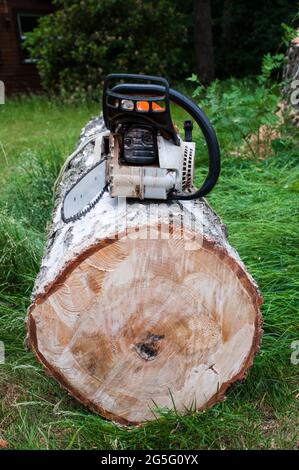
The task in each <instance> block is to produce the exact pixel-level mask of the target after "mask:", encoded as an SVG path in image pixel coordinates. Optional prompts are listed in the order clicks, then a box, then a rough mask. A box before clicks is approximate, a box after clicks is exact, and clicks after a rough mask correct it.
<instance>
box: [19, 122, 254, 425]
mask: <svg viewBox="0 0 299 470" xmlns="http://www.w3.org/2000/svg"><path fill="white" fill-rule="evenodd" d="M102 128H103V122H102V120H101V118H97V119H94V120H93V121H91V122H90V123H89V124H88V125H87V126H86V127H85V128H84V130H83V131H82V134H81V140H80V142H81V143H82V142H83V141H84V140H85V139H87V138H89V137H90V136H91V135H92V134H94V133H96V132H97V131H99V130H101V129H102ZM92 164H93V143H90V144H88V145H87V147H85V149H84V150H83V151H82V152H80V153H79V154H78V155H77V156H76V157H75V158H73V159H72V160H71V161H70V162H69V164H68V165H67V166H66V168H65V170H64V173H63V175H62V180H61V183H60V184H59V186H58V188H57V191H56V194H55V207H54V212H53V220H52V225H51V228H50V230H49V233H48V242H47V245H46V249H45V254H44V257H43V260H42V264H41V268H40V272H39V274H38V277H37V279H36V283H35V287H34V291H33V297H32V304H31V306H30V308H29V311H28V317H27V329H28V340H29V344H30V345H31V347H32V349H33V351H34V352H35V354H36V357H37V359H38V360H39V361H40V362H41V363H42V365H43V366H44V368H45V370H46V372H47V373H49V374H51V375H52V376H53V377H54V378H55V379H56V380H57V381H58V382H59V383H60V384H61V385H62V386H63V387H64V388H65V389H66V390H67V391H68V392H69V393H70V394H72V395H73V396H74V397H75V398H76V399H77V400H79V401H80V402H81V403H83V404H84V405H86V406H88V407H89V408H90V409H92V410H94V411H96V412H98V413H100V414H101V415H102V416H104V417H106V418H109V419H112V420H115V421H118V422H120V423H124V424H126V423H134V424H136V423H141V422H144V421H146V420H150V419H153V418H154V415H155V409H156V407H158V408H172V407H173V404H175V406H176V409H177V410H179V411H181V412H185V411H186V410H188V409H190V408H196V409H203V408H204V407H206V406H210V405H212V404H213V403H215V402H217V401H218V400H221V399H223V397H224V393H225V391H226V389H227V387H228V386H229V385H230V384H231V383H233V382H235V381H236V380H240V379H242V378H244V376H245V373H246V371H247V370H248V368H249V367H250V366H251V365H252V361H253V357H254V354H255V353H256V352H257V350H258V347H259V342H260V338H261V332H262V330H261V314H260V310H259V305H260V304H261V296H260V294H259V291H258V288H257V285H256V284H255V282H254V280H253V279H252V277H251V276H250V275H249V274H248V273H247V271H246V269H245V267H244V265H243V263H242V261H241V260H240V258H239V256H238V254H237V252H236V251H235V250H234V249H233V248H232V247H231V246H230V245H229V243H228V241H227V235H226V230H225V226H224V225H223V223H222V222H221V220H220V219H219V217H218V216H217V215H216V214H215V213H214V212H213V210H212V209H211V207H210V206H209V205H208V203H207V202H206V201H205V200H204V199H202V200H198V201H195V202H192V201H186V202H184V203H183V202H179V201H178V202H172V203H168V204H165V203H164V204H162V203H152V202H151V203H150V202H137V201H135V202H130V203H129V202H127V203H126V204H124V203H123V202H122V203H121V204H120V203H119V201H118V200H117V199H112V198H110V196H109V195H108V194H106V195H105V196H104V198H103V199H102V200H101V201H100V202H99V203H98V204H97V205H96V206H95V207H94V208H93V209H92V210H91V211H90V212H89V213H88V214H87V215H86V216H85V217H84V218H82V219H80V220H77V221H76V222H72V223H68V224H65V223H64V222H63V221H62V220H61V204H62V200H63V196H64V194H65V192H66V191H67V190H68V188H69V187H70V185H71V184H72V183H73V182H74V181H75V180H76V179H77V178H78V176H79V175H81V174H82V172H84V171H86V169H87V168H89V167H90V166H91V165H92ZM182 221H183V223H182Z"/></svg>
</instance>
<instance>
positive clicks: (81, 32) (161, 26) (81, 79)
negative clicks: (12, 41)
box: [27, 0, 190, 99]
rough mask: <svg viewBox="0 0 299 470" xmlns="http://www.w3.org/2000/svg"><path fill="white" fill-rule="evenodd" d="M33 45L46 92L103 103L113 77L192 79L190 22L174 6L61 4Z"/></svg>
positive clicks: (167, 1) (116, 0)
mask: <svg viewBox="0 0 299 470" xmlns="http://www.w3.org/2000/svg"><path fill="white" fill-rule="evenodd" d="M55 4H56V6H58V7H63V8H59V9H58V10H57V11H56V12H55V13H54V14H52V15H48V16H45V17H43V18H42V19H41V20H40V25H39V28H38V29H36V30H35V32H33V33H31V34H30V35H28V40H27V44H28V46H29V47H30V49H31V50H32V53H33V54H34V55H35V56H37V57H39V58H40V60H39V63H38V68H39V72H40V75H41V77H42V81H43V84H44V86H45V87H46V89H51V90H55V91H59V92H61V93H62V94H63V95H66V96H69V95H71V96H72V97H73V99H75V98H77V97H79V98H81V97H82V95H83V96H88V97H90V96H91V97H98V96H99V95H100V89H101V86H102V80H103V77H104V76H105V75H107V74H108V73H111V72H130V73H134V72H135V73H148V74H156V75H158V74H161V75H163V76H166V77H176V79H180V78H182V77H186V76H188V74H189V70H188V64H189V62H190V61H188V60H187V57H188V51H187V52H186V47H185V45H186V43H187V40H188V36H189V34H188V24H189V21H190V20H188V16H187V15H186V14H184V13H182V12H180V11H179V10H178V9H177V8H176V4H175V3H174V2H172V1H171V0H163V1H160V0H153V1H142V0H126V1H125V2H124V1H123V0H102V1H101V2H99V1H98V0H85V1H74V0H56V1H55Z"/></svg>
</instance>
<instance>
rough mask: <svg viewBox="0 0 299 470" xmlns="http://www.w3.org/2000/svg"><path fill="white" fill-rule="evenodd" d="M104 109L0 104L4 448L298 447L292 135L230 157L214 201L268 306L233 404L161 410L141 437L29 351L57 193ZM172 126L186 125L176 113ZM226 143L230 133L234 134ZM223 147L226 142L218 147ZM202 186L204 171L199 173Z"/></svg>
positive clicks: (296, 175)
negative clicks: (254, 152) (83, 400)
mask: <svg viewBox="0 0 299 470" xmlns="http://www.w3.org/2000/svg"><path fill="white" fill-rule="evenodd" d="M97 111H98V106H97V105H87V104H82V105H81V104H79V103H78V105H77V106H74V105H67V104H62V103H59V101H57V100H51V101H48V100H47V99H45V98H43V97H29V98H22V99H16V100H8V102H7V103H6V104H5V105H4V106H0V119H1V128H0V165H1V167H0V168H1V172H0V184H1V199H0V266H1V269H0V340H1V341H3V342H4V344H5V355H6V361H5V364H3V365H0V399H1V403H0V439H5V440H6V441H7V443H8V447H9V448H12V449H231V448H236V449H251V448H259V449H269V448H273V449H276V448H284V449H290V448H297V447H298V432H297V429H298V409H297V404H296V397H297V398H298V393H299V390H298V372H299V365H297V366H296V365H293V364H291V361H290V357H291V353H292V349H291V343H292V341H294V340H298V339H299V332H298V328H297V326H298V305H299V290H298V288H299V274H298V267H299V261H298V191H299V184H298V181H299V164H298V163H299V159H298V148H296V146H295V144H296V139H298V135H297V136H296V135H295V130H294V129H292V130H291V128H288V127H287V126H285V127H284V129H283V135H282V136H281V138H279V139H276V140H275V142H273V145H272V147H273V148H274V154H272V155H271V156H268V157H267V158H265V159H263V160H256V159H253V158H251V159H244V158H241V157H239V158H237V157H236V156H233V155H229V154H227V153H225V154H224V155H223V169H222V175H221V178H220V181H219V184H218V185H217V188H216V189H215V190H214V192H213V193H212V194H211V195H210V196H209V202H210V203H211V204H212V206H213V208H214V209H215V210H216V211H217V213H218V214H219V215H220V216H221V217H222V218H223V220H224V222H225V223H226V224H227V226H228V231H229V239H230V242H231V243H232V245H233V246H235V248H236V249H237V250H238V251H239V253H240V256H241V257H242V259H243V260H244V262H245V263H246V265H247V268H248V270H249V271H250V272H251V273H252V275H253V276H254V277H255V279H256V280H257V282H258V284H259V286H260V289H261V291H262V294H263V297H264V304H263V306H262V312H263V317H264V330H265V332H264V337H263V342H262V346H261V350H260V353H259V354H258V356H257V357H256V359H255V362H254V366H253V368H252V369H251V370H250V372H249V374H248V376H247V378H246V380H245V381H244V382H243V383H238V384H235V385H234V386H233V387H231V389H230V390H229V392H228V394H227V400H226V401H224V402H222V403H218V404H217V405H215V406H214V407H213V408H211V409H209V410H206V411H205V412H202V413H194V412H190V413H189V414H187V415H186V416H181V415H178V414H177V413H175V412H161V416H160V417H159V418H158V419H156V420H154V421H152V422H150V423H148V424H146V425H144V426H142V427H138V428H125V427H120V426H117V425H114V424H113V423H111V422H109V421H105V420H103V419H102V418H101V417H99V416H96V415H94V414H92V413H90V412H89V411H88V410H86V409H85V408H83V407H82V406H80V405H79V404H77V403H76V402H75V401H74V400H73V399H72V398H70V397H69V396H68V394H67V393H66V392H65V391H63V390H61V389H60V387H59V386H58V384H57V383H56V382H55V381H54V380H52V379H51V378H49V377H48V376H46V375H45V374H44V372H43V370H42V368H41V367H40V366H39V365H38V364H37V362H36V360H35V358H34V356H33V354H32V353H31V352H28V351H26V350H25V349H24V337H25V328H24V318H25V314H26V308H27V306H28V304H29V302H30V293H31V289H32V284H33V281H34V278H35V276H36V274H37V272H38V268H39V262H40V258H41V255H42V251H43V244H44V240H45V235H44V232H45V227H46V224H47V222H48V221H49V220H50V214H51V207H52V187H53V183H54V181H55V178H56V176H57V174H58V171H59V168H60V166H61V164H62V161H63V159H64V158H65V156H66V155H67V154H68V153H69V152H70V151H71V150H72V149H73V148H74V145H75V142H76V140H77V138H78V135H79V131H80V129H81V127H82V126H83V125H84V124H85V123H86V122H87V120H88V119H89V117H90V116H92V115H95V114H96V113H97ZM174 113H175V118H176V120H177V121H180V120H181V119H182V115H181V114H180V113H179V111H178V110H177V109H176V110H175V112H174ZM227 138H228V139H229V138H230V137H229V135H228V136H227ZM221 144H222V147H223V148H226V146H225V142H221ZM197 176H198V178H199V177H200V176H201V171H200V170H198V172H197Z"/></svg>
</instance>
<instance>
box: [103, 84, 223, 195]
mask: <svg viewBox="0 0 299 470" xmlns="http://www.w3.org/2000/svg"><path fill="white" fill-rule="evenodd" d="M127 77H130V76H126V75H124V77H123V78H127ZM134 78H136V79H143V80H146V79H147V78H148V77H147V76H143V75H135V76H134ZM150 78H158V77H150ZM161 80H164V79H161ZM166 83H167V82H166ZM112 91H113V92H115V93H124V94H126V93H129V94H139V95H153V94H155V93H158V94H159V95H161V94H163V93H164V91H165V88H164V87H163V86H161V85H155V84H140V83H136V84H131V83H130V84H127V83H124V84H119V85H116V86H114V87H113V88H112ZM139 99H142V97H140V98H139ZM169 99H170V101H172V102H173V103H175V104H177V105H179V106H180V107H181V108H183V109H184V110H185V111H187V113H188V114H189V115H190V116H191V117H192V118H193V119H194V120H195V121H196V122H197V124H198V126H199V127H200V129H201V131H202V133H203V135H204V138H205V140H206V143H207V147H208V154H209V171H208V175H207V177H206V179H205V181H204V182H203V184H202V186H201V187H200V188H199V189H198V190H197V191H195V192H194V193H191V194H188V195H185V194H174V195H172V196H171V197H170V199H181V200H190V199H198V198H200V197H203V196H206V195H207V194H208V193H209V192H210V191H211V190H212V189H213V188H214V186H215V184H216V183H217V180H218V178H219V175H220V169H221V162H220V149H219V144H218V140H217V136H216V133H215V131H214V129H213V127H212V125H211V123H210V121H209V120H208V118H207V116H206V115H205V114H204V112H203V111H202V110H201V109H200V108H199V107H198V106H197V105H196V104H195V103H194V102H193V101H192V100H190V99H189V98H187V97H186V96H184V95H183V94H182V93H180V92H178V91H176V90H173V89H172V88H169Z"/></svg>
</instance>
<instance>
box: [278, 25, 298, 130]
mask: <svg viewBox="0 0 299 470" xmlns="http://www.w3.org/2000/svg"><path fill="white" fill-rule="evenodd" d="M282 79H283V84H284V85H283V88H282V95H283V98H284V102H285V104H286V106H287V107H289V109H290V116H291V119H292V122H293V123H294V124H295V125H296V126H299V29H298V30H297V36H296V37H295V38H294V39H293V40H292V41H291V42H290V45H289V47H288V50H287V53H286V58H285V64H284V67H283V77H282Z"/></svg>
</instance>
